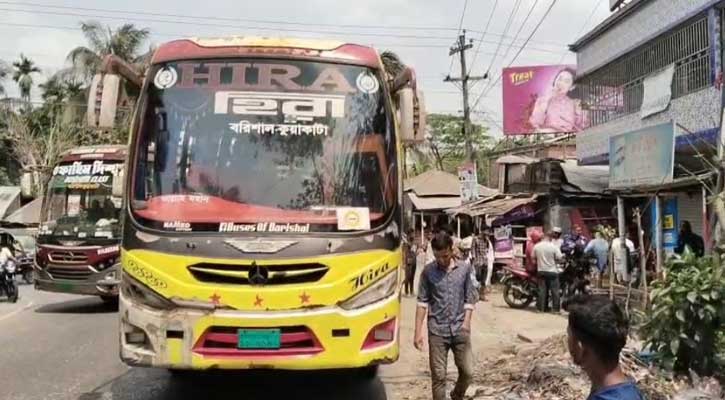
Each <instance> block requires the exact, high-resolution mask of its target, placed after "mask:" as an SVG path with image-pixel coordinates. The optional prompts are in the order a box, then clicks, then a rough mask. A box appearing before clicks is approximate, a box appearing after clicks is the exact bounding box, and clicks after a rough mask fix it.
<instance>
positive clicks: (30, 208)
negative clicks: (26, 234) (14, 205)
mask: <svg viewBox="0 0 725 400" xmlns="http://www.w3.org/2000/svg"><path fill="white" fill-rule="evenodd" d="M42 205H43V199H42V198H40V197H38V198H37V199H35V200H33V201H31V202H30V203H28V204H26V205H24V206H22V207H21V208H20V209H18V210H17V211H15V212H14V213H12V214H10V215H9V216H8V217H7V218H5V222H6V223H9V224H19V225H38V224H39V223H40V208H41V206H42Z"/></svg>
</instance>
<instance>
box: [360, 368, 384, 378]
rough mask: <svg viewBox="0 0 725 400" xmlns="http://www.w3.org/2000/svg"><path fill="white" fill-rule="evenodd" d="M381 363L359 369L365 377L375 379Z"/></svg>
mask: <svg viewBox="0 0 725 400" xmlns="http://www.w3.org/2000/svg"><path fill="white" fill-rule="evenodd" d="M379 367H380V366H379V365H370V366H367V367H362V368H360V369H359V370H358V372H359V374H360V376H362V377H363V379H367V380H372V379H375V378H376V377H377V376H378V369H379Z"/></svg>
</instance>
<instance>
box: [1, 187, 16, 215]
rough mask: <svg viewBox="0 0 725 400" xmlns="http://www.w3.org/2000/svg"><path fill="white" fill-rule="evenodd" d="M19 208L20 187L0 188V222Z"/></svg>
mask: <svg viewBox="0 0 725 400" xmlns="http://www.w3.org/2000/svg"><path fill="white" fill-rule="evenodd" d="M18 208H20V187H19V186H0V220H2V219H3V217H5V216H6V215H9V214H10V213H12V212H14V211H15V210H17V209H18Z"/></svg>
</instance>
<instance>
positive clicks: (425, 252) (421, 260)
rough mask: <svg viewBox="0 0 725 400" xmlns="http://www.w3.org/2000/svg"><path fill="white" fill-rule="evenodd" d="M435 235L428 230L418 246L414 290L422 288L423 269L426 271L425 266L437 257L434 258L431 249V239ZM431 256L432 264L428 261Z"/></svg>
mask: <svg viewBox="0 0 725 400" xmlns="http://www.w3.org/2000/svg"><path fill="white" fill-rule="evenodd" d="M432 236H433V235H432V234H431V231H430V230H429V229H426V230H425V231H424V233H423V238H422V241H421V242H420V243H419V245H418V249H417V254H416V263H415V265H416V267H415V274H414V275H413V276H414V278H413V289H414V290H418V287H419V286H420V275H421V274H422V273H423V269H425V266H426V265H428V264H430V262H432V261H434V260H435V257H433V250H429V249H430V239H431V237H432ZM429 254H430V257H431V258H430V260H431V261H430V262H429V261H428V259H429V258H428V257H429Z"/></svg>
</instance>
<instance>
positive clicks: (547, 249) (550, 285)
mask: <svg viewBox="0 0 725 400" xmlns="http://www.w3.org/2000/svg"><path fill="white" fill-rule="evenodd" d="M534 256H535V257H536V265H537V268H538V272H537V274H538V276H539V299H538V302H537V307H538V308H539V311H541V312H548V311H549V295H550V294H551V299H552V303H553V310H554V312H555V313H558V312H559V310H560V307H561V303H560V302H561V298H560V296H559V290H560V282H559V262H560V261H562V260H563V258H564V255H563V254H561V248H560V247H559V246H557V245H556V244H554V242H552V240H551V235H550V234H549V235H544V239H542V240H541V241H540V242H539V243H537V244H536V246H534Z"/></svg>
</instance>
